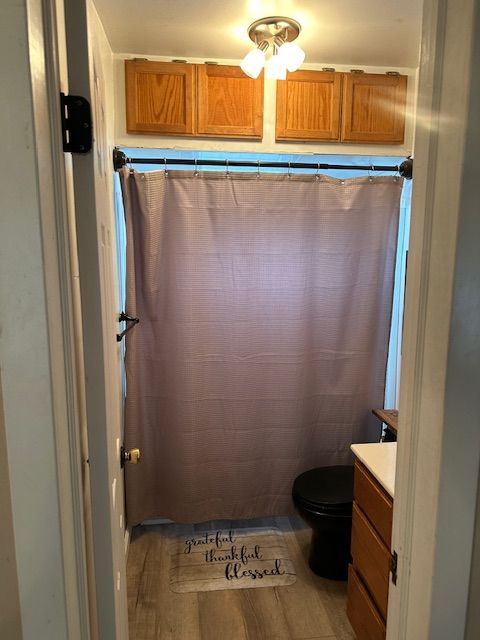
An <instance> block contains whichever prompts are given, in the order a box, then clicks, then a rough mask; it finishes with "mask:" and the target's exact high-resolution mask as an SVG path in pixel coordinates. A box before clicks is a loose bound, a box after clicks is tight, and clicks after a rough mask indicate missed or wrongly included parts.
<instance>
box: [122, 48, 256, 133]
mask: <svg viewBox="0 0 480 640" xmlns="http://www.w3.org/2000/svg"><path fill="white" fill-rule="evenodd" d="M125 95H126V111H127V132H128V133H154V134H155V133H156V134H162V135H181V136H184V135H185V136H215V137H224V138H250V139H261V138H262V136H263V73H262V74H261V75H260V76H259V78H257V79H256V80H253V79H252V78H249V77H248V76H246V75H245V74H244V73H243V71H242V70H241V69H240V67H235V66H229V65H206V64H201V65H200V64H186V63H180V62H153V61H151V60H126V61H125Z"/></svg>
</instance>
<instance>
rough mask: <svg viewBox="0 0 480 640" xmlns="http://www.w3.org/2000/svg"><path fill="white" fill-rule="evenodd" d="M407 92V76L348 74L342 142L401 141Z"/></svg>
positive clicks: (345, 89)
mask: <svg viewBox="0 0 480 640" xmlns="http://www.w3.org/2000/svg"><path fill="white" fill-rule="evenodd" d="M406 95H407V77H406V76H387V75H380V74H373V73H361V74H360V73H359V74H356V73H346V74H344V86H343V104H342V135H341V140H342V142H373V143H375V142H377V143H383V144H401V143H402V142H403V139H404V130H405V102H406Z"/></svg>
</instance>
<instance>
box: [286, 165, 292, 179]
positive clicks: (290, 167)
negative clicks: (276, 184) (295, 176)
mask: <svg viewBox="0 0 480 640" xmlns="http://www.w3.org/2000/svg"><path fill="white" fill-rule="evenodd" d="M291 171H292V166H291V163H290V162H289V163H288V174H287V175H288V179H289V180H290V178H291V177H292V174H291Z"/></svg>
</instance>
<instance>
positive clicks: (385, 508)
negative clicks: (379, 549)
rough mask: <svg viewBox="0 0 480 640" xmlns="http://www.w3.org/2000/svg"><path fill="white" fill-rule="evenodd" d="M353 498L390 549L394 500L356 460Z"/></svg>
mask: <svg viewBox="0 0 480 640" xmlns="http://www.w3.org/2000/svg"><path fill="white" fill-rule="evenodd" d="M353 499H354V500H355V502H356V503H357V504H358V505H359V507H360V508H361V509H362V511H363V512H364V513H365V515H366V516H367V518H368V519H369V520H370V522H372V523H373V524H374V527H375V529H376V530H377V532H378V534H379V536H380V538H381V539H382V540H383V541H384V543H385V544H386V545H387V547H388V548H389V549H390V545H391V541H392V514H393V500H392V498H391V497H390V496H389V495H388V493H386V491H384V490H383V489H382V487H380V485H379V484H378V482H377V481H376V480H375V478H373V476H372V475H371V473H370V472H369V471H368V469H367V468H366V467H364V466H363V464H360V463H359V462H358V461H357V462H355V475H354V483H353Z"/></svg>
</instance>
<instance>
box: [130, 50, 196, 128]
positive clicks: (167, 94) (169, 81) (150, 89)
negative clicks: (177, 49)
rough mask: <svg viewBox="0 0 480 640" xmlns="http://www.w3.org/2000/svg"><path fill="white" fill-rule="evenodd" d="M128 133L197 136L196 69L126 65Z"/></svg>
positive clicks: (140, 63)
mask: <svg viewBox="0 0 480 640" xmlns="http://www.w3.org/2000/svg"><path fill="white" fill-rule="evenodd" d="M125 91H126V104H127V132H128V133H162V134H170V135H174V134H179V135H192V134H193V133H194V132H195V120H194V118H195V108H194V105H195V65H192V64H183V63H177V62H152V61H150V60H144V61H143V60H142V61H140V60H126V61H125Z"/></svg>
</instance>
